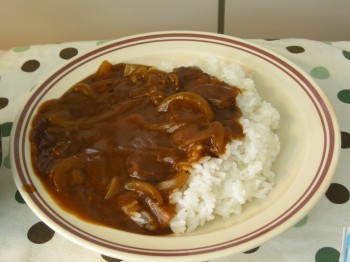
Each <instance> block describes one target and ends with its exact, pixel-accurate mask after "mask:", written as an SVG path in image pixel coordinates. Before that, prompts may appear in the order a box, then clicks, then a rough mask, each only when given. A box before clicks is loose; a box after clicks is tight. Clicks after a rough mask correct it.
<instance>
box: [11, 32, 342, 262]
mask: <svg viewBox="0 0 350 262" xmlns="http://www.w3.org/2000/svg"><path fill="white" fill-rule="evenodd" d="M180 37H181V38H184V39H188V41H195V40H193V39H200V40H197V41H199V42H202V41H204V39H206V40H208V39H211V41H212V43H214V44H215V43H216V44H218V43H220V42H223V43H225V44H226V45H228V46H229V44H235V45H237V44H238V45H240V44H242V46H243V47H244V48H247V49H248V50H250V49H252V50H254V51H256V52H258V53H259V54H261V55H262V54H263V55H266V57H268V58H270V59H272V60H273V61H275V60H274V59H276V61H278V63H281V64H282V65H283V66H286V67H287V68H289V69H293V71H294V73H297V75H298V77H299V78H300V79H302V82H303V83H307V87H308V88H309V89H308V90H311V91H312V94H313V95H315V96H317V97H318V99H317V100H318V101H321V102H322V103H323V107H322V108H323V109H324V110H326V113H327V114H326V115H325V120H327V123H330V124H331V126H332V129H331V130H329V131H330V132H331V134H329V135H330V136H332V138H333V140H332V141H330V142H331V144H330V145H329V147H331V149H332V157H330V158H329V157H328V158H327V161H326V165H327V167H328V168H327V170H326V171H325V174H324V175H323V179H322V180H318V183H317V184H318V186H317V187H316V188H314V189H313V191H312V192H311V193H310V194H311V195H310V197H309V198H307V199H305V200H304V201H303V202H305V201H306V202H305V204H303V205H302V206H301V207H300V208H299V209H297V210H295V211H294V213H292V215H291V217H293V215H294V214H295V213H296V212H298V211H300V210H304V213H306V211H305V207H306V209H307V211H309V210H310V209H311V208H312V207H313V205H314V203H315V202H317V201H318V200H319V199H320V198H321V196H322V195H323V193H324V192H325V190H326V184H328V183H329V181H330V180H331V178H332V177H333V175H334V173H335V168H336V165H337V162H338V158H339V152H340V138H339V136H340V134H339V126H338V122H337V119H336V115H335V113H334V110H333V108H332V106H331V103H330V102H329V101H328V98H327V97H326V96H325V94H324V93H323V90H322V89H321V88H320V87H319V85H318V84H317V83H316V82H315V81H314V80H313V79H312V78H311V77H309V76H308V75H307V74H306V73H305V72H304V71H303V70H302V69H300V67H299V66H297V65H295V64H294V63H293V62H291V61H289V60H288V59H286V58H284V57H282V56H280V55H279V54H277V53H275V52H273V51H271V50H269V49H266V48H264V47H261V46H259V45H256V44H254V43H251V42H249V41H246V40H243V39H240V38H236V37H232V36H227V35H220V34H216V33H207V32H197V31H160V32H152V33H146V34H138V35H133V36H128V37H124V38H120V39H116V40H112V41H110V42H106V43H105V44H103V45H101V46H100V47H97V48H96V47H95V48H93V49H92V50H91V51H88V52H86V53H84V54H82V55H80V56H79V57H77V58H75V59H72V60H70V61H67V62H66V63H65V64H63V65H61V66H59V67H58V68H57V69H55V70H54V71H53V72H52V73H49V74H48V75H47V76H46V77H44V78H43V80H42V81H41V82H40V83H39V84H38V85H37V87H36V88H35V89H34V90H33V92H32V93H31V95H30V97H33V95H34V94H36V93H37V92H39V91H40V89H41V88H44V87H45V86H46V85H47V84H48V83H50V82H51V81H52V77H53V76H57V75H60V72H66V70H67V69H68V68H70V67H71V66H72V65H77V67H78V66H79V65H80V64H79V63H80V62H82V61H85V59H88V58H91V60H92V59H94V55H95V54H100V53H101V52H103V51H107V50H110V48H114V47H116V48H127V47H128V45H127V44H129V43H136V44H137V43H138V44H145V43H146V42H142V41H153V40H154V41H156V42H158V41H159V40H158V41H157V40H156V39H158V38H160V39H163V38H164V39H166V40H164V41H174V39H178V38H180ZM192 38H193V39H192ZM191 39H192V40H191ZM139 41H140V42H139ZM125 45H126V46H125ZM229 47H232V46H229ZM113 51H115V50H110V52H113ZM243 51H246V50H243ZM248 53H249V52H248ZM251 54H252V53H251ZM260 58H262V57H260ZM262 59H264V58H262ZM264 60H266V59H264ZM87 61H88V60H87ZM266 61H267V60H266ZM276 61H275V62H276ZM268 62H271V61H268ZM276 66H277V65H276ZM67 73H69V71H68V72H67ZM299 78H298V79H299ZM53 79H54V78H53ZM53 85H54V83H53ZM38 100H39V101H40V99H38ZM29 101H30V99H29V100H27V101H26V102H25V104H24V105H23V106H22V107H21V109H20V110H19V113H18V114H17V117H16V120H15V122H14V128H13V130H12V133H11V142H10V145H11V149H17V151H16V150H12V151H11V152H12V153H10V156H11V166H12V167H14V168H15V169H16V172H18V169H17V167H18V165H20V162H21V160H20V159H18V157H16V155H17V154H16V153H18V146H20V144H21V143H20V141H18V140H17V138H18V137H20V136H19V135H20V134H21V133H22V132H21V131H22V130H23V129H20V128H18V125H19V123H20V122H23V123H24V122H26V121H25V119H26V117H28V116H27V114H26V113H23V112H26V109H28V107H30V105H29ZM34 108H36V106H34ZM29 118H30V117H29ZM28 121H29V120H28ZM323 128H325V127H323ZM23 133H24V134H25V133H26V132H23ZM324 139H326V138H324ZM23 141H24V139H23V140H22V143H23ZM337 149H338V150H337ZM324 154H325V153H324ZM323 157H325V156H323ZM320 168H321V166H320V167H319V169H320ZM12 170H13V169H12ZM12 170H11V171H12ZM12 172H13V173H14V171H12ZM27 172H28V171H27ZM329 172H330V173H329ZM328 173H329V174H328ZM13 176H14V178H15V182H16V185H17V187H18V188H19V189H20V186H22V185H23V180H21V179H20V180H18V179H19V176H20V175H19V174H17V175H16V174H13ZM314 179H315V178H314ZM21 182H22V183H21ZM320 189H322V190H321V191H322V192H321V191H320ZM316 193H317V194H316ZM33 195H35V194H25V196H23V197H24V198H25V200H29V202H30V201H34V202H35V199H33ZM26 202H27V201H26ZM31 204H32V203H31ZM36 204H38V203H36ZM300 205H301V204H300ZM30 207H31V208H32V206H30ZM35 214H36V215H38V214H37V213H35ZM299 214H300V213H299ZM40 218H41V219H42V220H43V221H44V222H45V223H46V222H47V221H45V220H46V218H45V219H43V217H40ZM288 218H289V217H288V216H287V218H286V219H285V220H282V221H281V222H280V223H279V224H278V225H276V226H275V227H274V228H273V229H271V230H270V231H271V232H274V234H271V235H269V237H268V239H271V238H272V237H274V236H276V235H278V234H279V233H280V231H284V230H286V229H285V228H281V227H280V226H279V225H280V224H283V223H285V222H286V221H287V219H288ZM51 219H52V218H51ZM276 219H277V218H276ZM48 224H51V226H53V227H56V225H54V224H52V223H51V222H50V223H48ZM274 229H275V230H274ZM278 229H279V230H278ZM70 233H72V232H70ZM65 235H66V237H68V238H70V239H71V240H73V241H74V242H77V241H76V239H74V238H71V237H70V236H69V234H68V236H67V234H65ZM264 236H265V237H266V235H264V233H262V234H261V235H259V236H258V239H260V237H264ZM84 239H85V238H84ZM85 240H86V239H85ZM266 240H267V239H265V240H264V241H266ZM264 241H262V242H264ZM229 242H232V240H231V241H229ZM78 243H80V242H79V241H78ZM243 243H245V242H243ZM80 244H82V243H80ZM119 245H120V246H122V245H121V244H119ZM219 245H221V246H219ZM84 246H86V247H89V246H87V245H84ZM237 246H241V247H243V246H244V245H243V244H242V245H241V244H239V243H238V244H232V243H231V244H230V243H227V244H226V245H225V244H223V243H219V244H217V245H212V247H213V248H211V249H209V248H208V249H204V250H202V249H203V247H199V248H196V249H193V248H191V250H192V251H189V250H178V252H175V251H176V250H171V252H174V254H173V255H172V254H170V253H166V252H165V253H164V254H163V253H162V252H164V250H163V249H160V250H158V249H154V250H152V249H145V250H143V249H142V248H136V249H137V250H136V251H133V250H132V249H134V248H133V247H130V250H128V249H124V248H120V249H121V250H118V255H119V257H121V256H122V255H121V254H120V253H119V252H122V253H123V252H126V253H127V254H128V255H129V254H130V252H131V253H132V257H133V258H140V256H141V257H142V259H144V258H145V257H144V255H146V256H147V257H148V258H164V257H166V258H171V257H176V258H177V259H178V258H179V256H183V257H184V258H186V259H188V258H190V259H193V258H194V257H198V256H201V255H203V254H205V255H208V254H209V253H210V254H212V255H214V256H215V255H216V256H218V255H219V254H217V252H220V254H222V252H223V251H228V249H232V248H236V247H237ZM90 248H91V247H90ZM95 249H96V248H95ZM115 249H116V248H114V250H115ZM105 251H107V252H105V253H109V252H108V250H105ZM156 251H160V253H161V254H159V253H158V252H156ZM240 251H242V250H240ZM111 254H114V255H115V253H114V252H112V253H111ZM220 256H222V255H220ZM127 257H129V256H127ZM188 261H189V260H188Z"/></svg>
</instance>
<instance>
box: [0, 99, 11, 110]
mask: <svg viewBox="0 0 350 262" xmlns="http://www.w3.org/2000/svg"><path fill="white" fill-rule="evenodd" d="M8 104H9V100H8V99H7V98H6V97H0V109H3V108H5V107H6V106H7V105H8Z"/></svg>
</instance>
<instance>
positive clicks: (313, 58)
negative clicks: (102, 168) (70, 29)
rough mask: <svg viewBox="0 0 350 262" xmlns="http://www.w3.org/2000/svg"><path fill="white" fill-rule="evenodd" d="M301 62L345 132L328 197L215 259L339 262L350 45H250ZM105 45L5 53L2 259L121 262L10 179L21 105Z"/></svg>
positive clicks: (346, 179)
mask: <svg viewBox="0 0 350 262" xmlns="http://www.w3.org/2000/svg"><path fill="white" fill-rule="evenodd" d="M251 41H252V42H255V43H257V44H259V45H261V46H264V47H266V48H268V49H270V50H273V51H275V52H277V53H279V54H281V55H283V56H285V57H286V58H288V59H290V60H291V61H293V62H294V63H295V64H297V65H299V66H300V67H301V68H302V69H303V70H305V71H306V72H307V73H308V74H309V75H310V76H311V77H312V78H313V79H314V80H315V81H316V82H317V83H318V84H319V85H320V86H321V88H322V89H323V90H324V92H325V93H326V95H327V96H328V97H329V99H330V101H331V103H332V104H333V106H334V109H335V111H336V115H337V117H338V120H339V124H340V129H341V155H340V162H339V166H338V168H337V170H336V174H335V176H334V179H333V181H332V184H331V185H330V186H329V188H328V190H327V192H326V193H325V195H324V196H323V198H322V199H321V200H320V201H319V202H318V204H317V205H316V206H315V207H314V208H313V209H312V210H311V211H310V212H309V213H308V215H307V216H305V217H304V218H303V219H302V220H301V221H299V222H298V223H297V224H295V225H294V226H293V227H292V228H290V229H288V230H287V231H285V232H284V233H282V234H281V235H279V236H278V237H276V238H274V239H272V240H270V241H268V242H266V243H264V244H262V245H261V246H259V247H256V248H254V249H252V250H249V251H247V252H244V253H241V254H237V255H233V256H231V257H226V258H222V259H214V260H210V262H231V261H235V262H236V261H269V262H271V261H278V262H280V261H316V262H333V261H334V262H336V261H339V258H340V256H341V250H342V235H343V229H344V227H346V226H350V200H349V198H350V193H349V191H350V168H349V165H350V42H316V41H311V40H305V39H281V40H277V39H275V40H251ZM103 42H104V41H89V42H72V43H62V44H51V45H41V46H25V47H16V48H13V49H11V50H4V51H0V125H1V138H2V157H1V158H0V159H1V169H0V261H9V262H10V261H11V262H15V261H21V262H22V261H26V262H27V261H29V262H31V261H35V262H38V261H52V262H55V261H85V262H86V261H101V262H103V261H109V262H112V261H114V262H115V261H122V260H120V259H116V258H110V257H108V256H105V255H103V254H99V253H96V252H94V251H91V250H87V249H85V248H83V247H80V246H78V245H76V244H74V243H72V242H70V241H68V240H66V239H65V238H63V237H62V236H60V235H59V234H57V233H55V232H54V231H53V230H52V229H50V228H49V227H48V226H46V225H45V224H44V223H43V222H41V221H40V220H39V219H38V218H37V217H36V216H35V215H34V214H33V213H32V211H31V210H30V209H29V208H28V207H27V205H26V203H25V201H24V200H23V198H22V197H21V195H20V194H19V192H18V191H17V189H16V186H15V184H14V182H13V179H12V176H11V167H10V161H9V138H10V133H11V128H12V124H13V121H14V118H15V115H16V113H17V111H18V108H19V106H20V105H21V104H22V103H23V102H24V101H25V99H26V97H27V96H28V94H29V93H30V92H31V90H32V89H33V87H35V85H36V84H37V83H38V81H39V80H40V79H41V78H42V77H44V76H45V75H47V74H48V73H49V72H50V71H52V70H53V69H55V68H56V67H57V66H60V65H61V64H62V63H64V62H65V61H67V60H69V59H72V58H73V57H75V56H77V55H79V54H81V53H84V52H85V51H87V50H89V49H91V48H93V47H96V46H98V45H100V44H101V43H103Z"/></svg>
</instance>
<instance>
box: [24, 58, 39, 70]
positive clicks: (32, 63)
mask: <svg viewBox="0 0 350 262" xmlns="http://www.w3.org/2000/svg"><path fill="white" fill-rule="evenodd" d="M39 67H40V62H39V61H38V60H34V59H32V60H28V61H26V62H25V63H24V64H23V65H22V67H21V69H22V71H23V72H27V73H31V72H34V71H35V70H37V69H38V68H39Z"/></svg>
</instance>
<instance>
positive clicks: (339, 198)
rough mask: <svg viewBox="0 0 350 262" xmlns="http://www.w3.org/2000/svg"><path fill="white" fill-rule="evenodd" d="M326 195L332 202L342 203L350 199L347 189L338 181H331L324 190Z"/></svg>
mask: <svg viewBox="0 0 350 262" xmlns="http://www.w3.org/2000/svg"><path fill="white" fill-rule="evenodd" d="M326 197H327V198H328V200H329V201H331V202H332V203H334V204H344V203H346V202H348V201H349V199H350V192H349V190H348V189H347V188H346V187H345V186H343V185H341V184H338V183H332V184H331V185H330V186H329V188H328V189H327V191H326Z"/></svg>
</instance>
